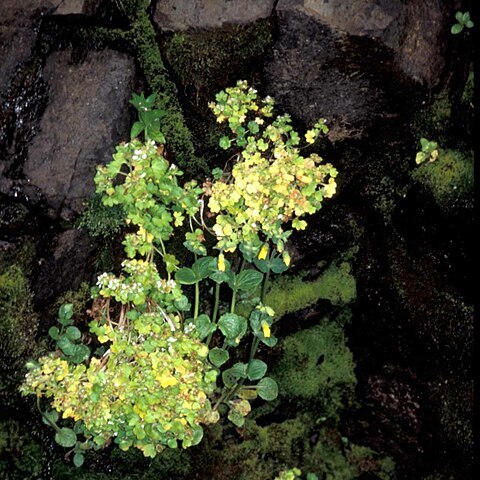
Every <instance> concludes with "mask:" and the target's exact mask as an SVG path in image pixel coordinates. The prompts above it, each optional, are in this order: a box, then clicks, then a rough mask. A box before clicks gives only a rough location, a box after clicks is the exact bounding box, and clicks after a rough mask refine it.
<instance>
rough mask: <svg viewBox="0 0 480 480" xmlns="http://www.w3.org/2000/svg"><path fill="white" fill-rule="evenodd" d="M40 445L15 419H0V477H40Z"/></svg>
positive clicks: (42, 459) (17, 479)
mask: <svg viewBox="0 0 480 480" xmlns="http://www.w3.org/2000/svg"><path fill="white" fill-rule="evenodd" d="M44 464H45V456H44V454H43V449H42V446H41V445H40V444H39V443H38V442H36V441H35V440H33V439H32V437H31V433H30V432H29V431H28V430H27V429H26V427H25V426H23V425H22V424H21V423H19V422H17V421H15V420H5V421H0V477H1V478H5V479H9V480H34V479H39V478H42V470H43V468H44Z"/></svg>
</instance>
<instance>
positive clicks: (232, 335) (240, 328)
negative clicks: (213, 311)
mask: <svg viewBox="0 0 480 480" xmlns="http://www.w3.org/2000/svg"><path fill="white" fill-rule="evenodd" d="M218 327H219V328H220V330H221V332H222V333H223V334H224V335H225V337H226V338H227V339H237V338H242V337H243V335H245V333H246V331H247V319H246V318H244V317H241V316H240V315H237V314H235V313H224V314H223V315H222V316H221V317H220V320H219V321H218Z"/></svg>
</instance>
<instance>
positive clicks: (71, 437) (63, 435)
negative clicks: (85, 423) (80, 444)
mask: <svg viewBox="0 0 480 480" xmlns="http://www.w3.org/2000/svg"><path fill="white" fill-rule="evenodd" d="M55 441H56V442H57V443H58V444H59V445H60V446H62V447H66V448H69V447H73V446H74V445H75V444H76V443H77V435H76V433H75V432H74V431H73V430H72V429H71V428H61V429H60V430H59V431H58V432H57V433H56V434H55Z"/></svg>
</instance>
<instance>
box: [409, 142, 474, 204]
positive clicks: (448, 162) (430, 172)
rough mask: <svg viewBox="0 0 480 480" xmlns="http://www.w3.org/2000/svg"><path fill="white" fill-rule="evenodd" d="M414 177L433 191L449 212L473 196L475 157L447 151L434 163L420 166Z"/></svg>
mask: <svg viewBox="0 0 480 480" xmlns="http://www.w3.org/2000/svg"><path fill="white" fill-rule="evenodd" d="M412 177H413V179H414V180H415V181H416V182H418V183H420V184H421V185H423V186H424V187H425V188H427V189H428V190H429V191H431V193H432V194H433V196H434V197H435V200H436V202H437V204H438V205H439V206H440V207H441V208H442V209H445V210H448V209H450V208H452V207H453V206H455V204H456V203H457V202H458V201H459V200H461V199H465V198H468V197H470V196H472V195H473V178H474V177H473V156H472V155H471V154H463V153H462V152H459V151H457V150H445V151H443V152H440V155H439V157H438V159H437V160H435V161H434V162H427V163H425V164H422V165H420V166H419V167H418V168H417V169H416V170H414V172H413V174H412Z"/></svg>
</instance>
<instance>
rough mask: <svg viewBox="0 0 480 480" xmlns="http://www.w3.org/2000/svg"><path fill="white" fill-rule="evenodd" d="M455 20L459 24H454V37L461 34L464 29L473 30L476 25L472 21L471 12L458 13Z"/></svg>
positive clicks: (452, 29) (452, 30)
mask: <svg viewBox="0 0 480 480" xmlns="http://www.w3.org/2000/svg"><path fill="white" fill-rule="evenodd" d="M455 19H456V20H457V23H455V24H453V25H452V28H451V32H452V33H453V34H454V35H457V34H459V33H461V32H462V30H463V29H464V27H467V28H472V27H473V25H474V23H473V22H472V20H471V19H470V12H465V13H463V12H460V11H458V12H457V13H455Z"/></svg>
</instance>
